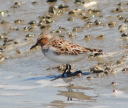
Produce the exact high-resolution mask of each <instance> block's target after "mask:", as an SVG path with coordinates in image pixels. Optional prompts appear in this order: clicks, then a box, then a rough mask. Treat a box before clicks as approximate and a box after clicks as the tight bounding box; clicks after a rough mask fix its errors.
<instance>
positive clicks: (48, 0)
mask: <svg viewBox="0 0 128 108" xmlns="http://www.w3.org/2000/svg"><path fill="white" fill-rule="evenodd" d="M47 2H57V0H47Z"/></svg>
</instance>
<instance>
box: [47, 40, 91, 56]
mask: <svg viewBox="0 0 128 108" xmlns="http://www.w3.org/2000/svg"><path fill="white" fill-rule="evenodd" d="M49 46H51V47H52V48H53V51H54V53H56V54H58V55H60V54H64V55H78V54H84V53H87V52H88V51H89V50H88V49H86V48H85V47H82V46H80V45H78V44H74V43H71V42H69V41H65V40H53V41H51V42H50V43H49Z"/></svg>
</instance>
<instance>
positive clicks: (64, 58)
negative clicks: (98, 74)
mask: <svg viewBox="0 0 128 108" xmlns="http://www.w3.org/2000/svg"><path fill="white" fill-rule="evenodd" d="M42 52H43V54H44V55H45V56H46V57H47V58H48V59H50V60H52V61H54V62H59V63H63V64H70V63H72V62H78V61H81V60H82V59H84V58H87V54H79V55H57V54H55V53H54V52H53V51H51V50H47V51H44V50H42Z"/></svg>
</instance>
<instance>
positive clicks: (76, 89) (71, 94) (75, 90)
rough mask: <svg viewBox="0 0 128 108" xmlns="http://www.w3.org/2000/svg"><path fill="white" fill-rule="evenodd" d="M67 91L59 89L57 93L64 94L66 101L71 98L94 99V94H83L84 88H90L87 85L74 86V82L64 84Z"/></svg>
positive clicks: (71, 99)
mask: <svg viewBox="0 0 128 108" xmlns="http://www.w3.org/2000/svg"><path fill="white" fill-rule="evenodd" d="M66 89H67V91H62V90H60V91H59V93H58V95H61V96H65V97H66V98H67V101H73V100H76V99H77V100H87V101H94V100H95V96H89V95H86V94H85V92H84V91H85V90H91V89H92V88H89V87H82V86H75V85H74V84H69V85H68V86H66Z"/></svg>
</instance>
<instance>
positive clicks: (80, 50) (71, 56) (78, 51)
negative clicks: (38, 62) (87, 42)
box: [30, 34, 102, 77]
mask: <svg viewBox="0 0 128 108" xmlns="http://www.w3.org/2000/svg"><path fill="white" fill-rule="evenodd" d="M36 46H41V49H42V52H43V54H44V56H46V57H47V58H48V59H50V60H52V61H55V62H59V63H62V64H66V69H65V70H64V72H63V74H62V77H64V75H65V73H67V74H69V75H70V74H71V71H70V70H71V65H70V64H71V63H72V62H77V61H80V60H82V59H83V58H84V57H86V56H87V54H88V53H90V52H95V53H97V54H102V50H101V49H91V48H86V47H83V46H80V45H78V44H74V43H72V42H69V41H67V40H64V39H61V38H56V37H54V36H51V35H49V34H41V36H40V38H39V39H37V42H36V44H34V45H33V46H32V47H31V48H30V50H32V49H33V48H35V47H36ZM78 72H79V71H78Z"/></svg>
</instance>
